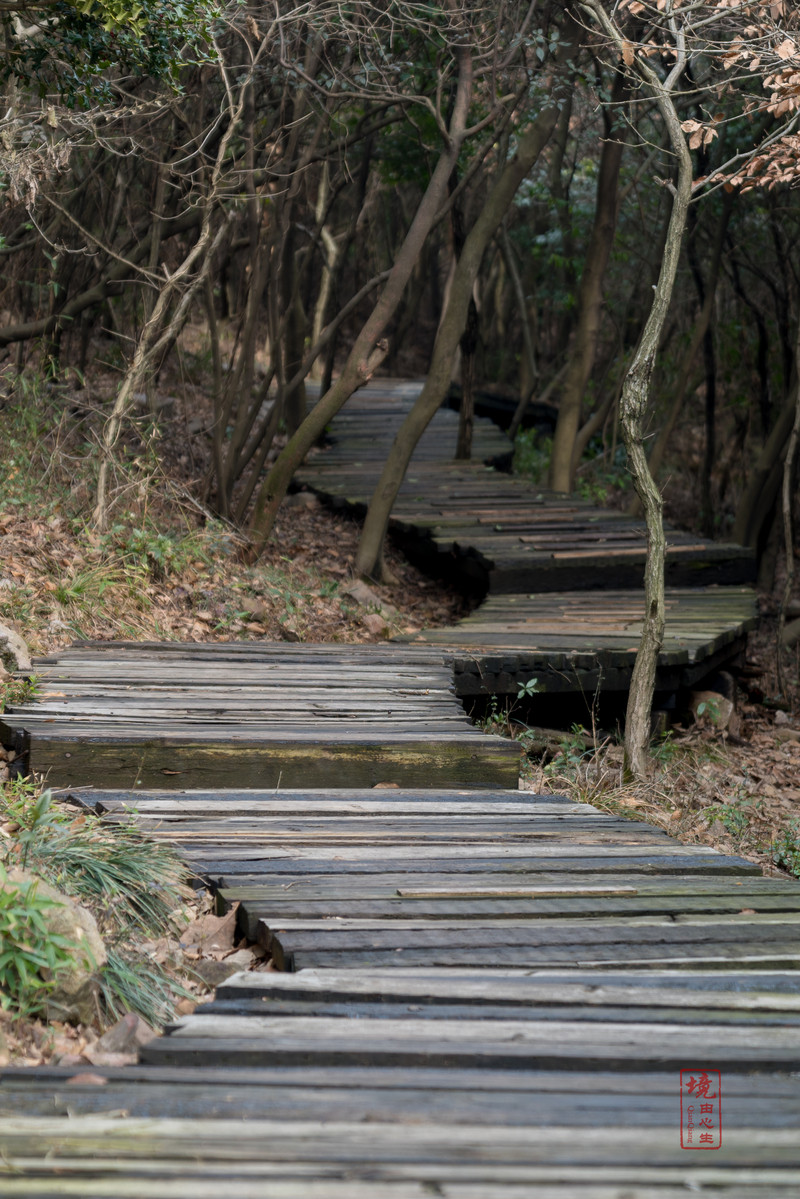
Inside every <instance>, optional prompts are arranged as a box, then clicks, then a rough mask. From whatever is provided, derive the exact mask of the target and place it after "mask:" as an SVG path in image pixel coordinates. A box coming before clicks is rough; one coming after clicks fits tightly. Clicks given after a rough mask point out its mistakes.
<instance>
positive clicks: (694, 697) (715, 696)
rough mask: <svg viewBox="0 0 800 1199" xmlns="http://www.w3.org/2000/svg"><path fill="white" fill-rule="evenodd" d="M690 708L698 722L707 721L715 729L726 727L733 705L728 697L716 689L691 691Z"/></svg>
mask: <svg viewBox="0 0 800 1199" xmlns="http://www.w3.org/2000/svg"><path fill="white" fill-rule="evenodd" d="M690 708H691V711H692V715H693V716H694V718H695V720H696V721H697V723H698V724H701V723H709V724H712V725H713V726H714V728H717V729H726V728H727V727H728V725H729V723H730V719H731V716H732V715H733V711H734V707H733V704H732V703H731V701H730V700H729V699H726V698H725V696H724V695H720V693H719V692H718V691H693V692H692V694H691V700H690Z"/></svg>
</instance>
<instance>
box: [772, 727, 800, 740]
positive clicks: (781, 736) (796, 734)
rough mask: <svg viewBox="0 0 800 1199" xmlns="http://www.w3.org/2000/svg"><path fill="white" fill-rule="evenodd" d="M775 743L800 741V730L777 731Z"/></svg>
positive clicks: (783, 729)
mask: <svg viewBox="0 0 800 1199" xmlns="http://www.w3.org/2000/svg"><path fill="white" fill-rule="evenodd" d="M775 740H776V741H800V729H787V728H782V729H779V730H778V732H777V733H776V734H775Z"/></svg>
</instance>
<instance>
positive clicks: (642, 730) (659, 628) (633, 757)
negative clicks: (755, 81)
mask: <svg viewBox="0 0 800 1199" xmlns="http://www.w3.org/2000/svg"><path fill="white" fill-rule="evenodd" d="M582 7H583V9H584V11H585V12H587V13H589V14H591V16H592V17H593V18H594V20H595V21H596V22H597V24H598V25H599V26H600V28H601V29H603V30H604V31H605V32H606V33H607V34H608V36H609V37H610V38H611V40H612V41H613V42H614V43H615V44H616V46H617V49H618V51H619V54H620V57H621V58H623V59H624V58H625V55H626V54H627V53H628V52H629V44H628V43H627V42H626V41H625V39H624V38H623V36H622V33H621V32H620V30H619V28H618V27H617V26H616V25H615V24H614V23H613V21H612V19H611V18H610V17H609V15H608V14H607V12H606V11H605V9H604V8H603V7H602V5H601V4H600V2H599V0H588V2H587V3H584V4H583V5H582ZM673 28H674V26H673ZM675 40H676V47H675V48H676V60H675V63H674V65H673V67H672V69H671V71H670V73H669V75H668V76H667V78H666V80H662V79H661V77H660V76H659V75H658V74H657V73H656V71H655V70H653V68H652V67H651V66H650V64H649V62H647V60H646V59H644V58H642V57H641V56H636V58H635V68H636V70H637V71H638V73H639V74H640V75H641V77H642V78H643V80H644V82H645V84H646V85H647V86H648V87H649V89H650V91H651V92H652V94H653V96H654V98H655V101H656V104H657V105H658V109H659V112H660V114H661V118H662V120H663V121H664V124H665V126H666V128H667V132H668V134H669V139H670V144H671V146H672V150H673V153H674V155H675V158H676V159H677V163H678V173H677V182H676V184H675V186H674V187H673V186H671V187H670V190H671V191H672V211H671V213H670V218H669V226H668V228H667V238H666V243H665V245H664V256H663V258H662V260H661V270H660V272H659V276H658V282H657V283H656V285H655V289H654V292H653V302H652V305H651V308H650V313H649V315H648V317H647V321H646V323H645V326H644V329H643V331H642V336H641V340H640V342H639V345H638V347H637V349H636V353H635V354H634V356H633V360H632V362H631V365H630V367H629V368H628V372H627V374H626V376H625V380H624V382H623V385H622V396H621V399H620V425H621V428H622V436H623V439H624V441H625V448H626V450H627V452H628V465H629V468H630V471H631V475H632V477H633V485H634V487H635V488H636V493H637V495H638V496H639V499H640V501H641V503H642V507H643V509H644V515H645V521H646V525H647V561H646V563H645V576H644V592H645V594H644V604H645V611H644V619H643V622H642V637H641V641H640V643H639V650H638V652H637V654H636V661H635V663H634V667H633V674H632V676H631V687H630V693H629V696H628V708H627V712H626V716H625V769H626V772H627V773H629V774H631V775H633V776H635V777H636V778H639V779H643V778H646V777H647V776H648V775H649V773H650V759H649V752H648V751H649V746H650V713H651V709H652V706H653V692H654V691H655V681H656V668H657V666H658V656H659V654H660V652H661V646H662V644H663V641H664V623H665V605H664V567H665V561H666V539H665V537H664V522H663V500H662V496H661V492H660V491H659V489H658V487H657V486H656V484H655V481H654V479H653V476H652V475H651V473H650V470H649V468H648V464H647V455H646V454H645V451H644V438H645V417H646V415H647V408H648V403H649V399H650V380H651V378H652V374H653V366H654V364H655V360H656V354H657V352H658V346H659V342H660V340H661V333H662V330H663V328H664V322H665V320H666V317H667V311H668V309H669V305H670V301H671V299H672V292H673V289H674V286H675V276H676V274H677V270H678V260H679V258H680V253H681V241H682V239H683V234H684V230H685V228H686V219H687V214H688V210H689V202H690V200H691V196H692V157H691V154H690V153H689V147H688V146H687V144H686V139H685V137H684V134H683V131H682V129H681V123H680V118H679V117H678V113H677V111H676V109H675V104H674V101H673V99H672V94H671V93H672V91H673V89H674V88H675V87H676V85H677V83H678V81H679V80H680V78H681V76H682V74H683V72H684V70H685V67H686V54H685V47H684V45H683V39H682V36H681V33H680V30H679V29H678V31H677V34H676V39H675Z"/></svg>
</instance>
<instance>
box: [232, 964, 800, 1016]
mask: <svg viewBox="0 0 800 1199" xmlns="http://www.w3.org/2000/svg"><path fill="white" fill-rule="evenodd" d="M748 988H750V989H748ZM217 996H218V998H220V999H227V998H231V999H236V998H247V997H249V996H258V997H261V998H262V999H267V1000H268V999H274V998H289V999H304V998H308V997H320V996H322V997H325V998H327V999H330V1000H341V1001H347V1000H350V999H359V1000H361V1001H364V1002H367V1001H369V1002H375V1003H381V1002H384V1001H385V1000H386V999H387V998H388V999H392V1000H394V1001H397V1002H413V1001H415V1000H419V999H424V1000H425V1001H427V1002H429V1003H434V1002H436V1001H437V1000H448V1001H452V1000H453V999H454V998H456V997H457V998H458V1000H459V1001H460V1002H462V1003H471V1004H475V1005H478V1006H480V1005H482V1004H484V1003H490V1004H498V1003H501V1002H505V1001H508V1002H511V1003H529V1004H537V1003H551V1004H552V1003H559V1002H563V1003H576V1002H580V1003H582V1004H585V1005H587V1006H595V1005H597V1006H605V1005H606V1004H609V1003H612V1004H626V1005H628V1006H631V1007H637V1006H645V1007H652V1006H662V1005H666V1006H669V1005H674V1004H677V1003H680V1004H681V1005H683V1006H685V1007H687V1008H692V1007H700V1008H715V1007H717V1008H720V1009H727V1010H742V1011H775V1012H780V1011H787V1012H797V1011H800V972H798V973H794V974H783V975H755V976H753V977H751V978H748V977H747V976H744V977H743V976H742V975H740V974H739V973H738V972H737V973H730V972H727V973H726V972H725V971H716V972H714V973H713V974H704V973H702V972H691V973H690V972H685V973H684V974H675V973H669V972H667V971H664V972H663V973H662V974H661V975H660V976H657V975H653V976H652V977H650V978H648V977H647V976H642V975H641V974H635V973H631V974H628V975H627V976H620V975H618V974H613V973H610V972H608V971H604V970H596V971H593V972H592V973H591V974H589V973H588V972H586V971H583V972H580V971H574V972H569V971H566V972H561V973H560V974H555V975H554V974H552V973H548V972H545V971H537V972H536V973H535V974H531V973H528V972H522V971H519V972H517V973H514V972H511V971H506V972H503V973H501V972H498V971H494V972H491V973H488V972H487V973H484V974H481V973H475V972H473V973H472V974H469V973H464V972H460V971H459V972H455V971H438V972H437V971H426V970H416V971H409V970H399V969H395V970H392V971H390V972H389V971H382V972H380V971H378V972H376V971H372V970H370V971H359V970H354V969H349V970H344V971H336V970H301V971H299V972H298V973H296V974H274V973H273V974H267V973H264V972H262V971H249V972H241V973H239V974H235V975H233V976H232V977H231V978H229V979H226V981H225V982H224V983H223V984H222V985H221V986H220V987H219V988H218V991H217Z"/></svg>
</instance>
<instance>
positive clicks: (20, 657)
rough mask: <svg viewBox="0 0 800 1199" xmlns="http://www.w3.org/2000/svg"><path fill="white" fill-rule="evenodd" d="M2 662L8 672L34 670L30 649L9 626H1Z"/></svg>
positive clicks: (0, 647) (0, 649) (0, 657)
mask: <svg viewBox="0 0 800 1199" xmlns="http://www.w3.org/2000/svg"><path fill="white" fill-rule="evenodd" d="M0 662H2V664H3V666H4V667H5V669H6V670H32V669H33V663H32V662H31V656H30V654H29V653H28V647H27V645H26V644H25V642H24V641H23V640H22V638H21V637H20V635H19V633H15V632H14V630H13V629H10V628H9V627H8V625H5V624H0Z"/></svg>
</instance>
